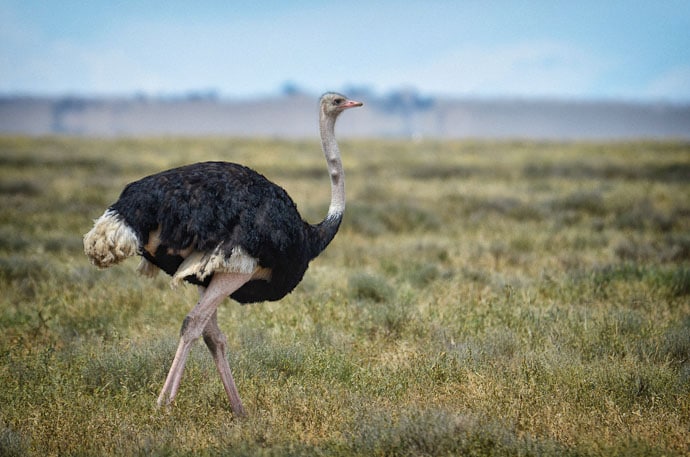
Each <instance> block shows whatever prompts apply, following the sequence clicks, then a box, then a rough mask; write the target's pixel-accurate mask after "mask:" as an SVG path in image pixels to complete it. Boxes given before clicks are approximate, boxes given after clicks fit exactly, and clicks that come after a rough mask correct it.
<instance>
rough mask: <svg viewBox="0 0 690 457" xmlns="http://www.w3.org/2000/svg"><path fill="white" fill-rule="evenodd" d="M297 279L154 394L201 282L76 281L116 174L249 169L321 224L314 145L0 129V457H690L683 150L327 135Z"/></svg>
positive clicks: (234, 309)
mask: <svg viewBox="0 0 690 457" xmlns="http://www.w3.org/2000/svg"><path fill="white" fill-rule="evenodd" d="M341 149H342V151H343V156H344V162H345V168H346V177H347V189H348V198H349V199H348V208H347V211H346V216H345V220H344V223H343V226H342V228H341V231H340V233H339V234H338V236H337V237H336V238H335V240H334V242H333V243H332V244H331V246H330V247H329V248H328V249H327V250H326V252H325V253H324V254H322V255H321V256H320V257H319V258H318V259H316V260H315V261H314V262H313V263H312V265H311V268H310V269H309V271H308V272H307V275H306V277H305V280H304V281H303V283H302V284H301V285H300V286H299V287H298V288H297V289H296V291H295V292H293V293H292V294H291V295H289V296H288V297H286V298H285V299H283V300H282V301H280V302H277V303H264V304H255V305H250V306H239V305H237V304H236V303H234V302H231V301H227V302H226V303H225V304H224V306H223V307H222V308H221V309H220V310H219V322H220V325H221V328H223V329H224V331H225V332H226V334H227V335H228V339H229V345H230V350H231V353H230V355H229V357H230V363H231V365H232V366H233V370H234V374H235V379H236V381H237V384H238V388H239V391H240V394H241V395H242V397H243V400H244V403H245V407H246V409H247V411H248V413H249V417H248V418H246V419H243V420H237V419H235V418H233V416H232V414H231V412H230V409H229V405H228V402H227V399H226V398H225V395H224V392H223V389H222V386H221V383H220V380H219V379H218V376H217V374H216V372H215V366H214V364H213V362H212V360H211V357H210V356H209V354H208V351H207V350H206V348H205V347H204V345H203V344H198V345H196V346H195V349H194V351H193V353H192V356H191V360H190V362H189V363H188V365H187V371H186V372H185V377H184V379H183V381H182V387H181V390H180V394H179V395H178V397H177V401H176V404H175V405H174V407H171V408H167V409H161V410H159V409H156V407H155V400H156V397H157V395H158V392H159V390H160V388H161V386H162V383H163V381H164V379H165V375H166V373H167V370H168V368H169V364H170V362H171V360H172V357H173V355H174V350H175V347H176V344H177V335H178V332H179V328H180V325H181V322H182V319H183V318H184V316H185V314H186V313H187V312H188V311H189V310H190V309H191V307H192V306H193V304H194V302H195V301H196V296H197V293H196V289H195V288H194V287H191V286H186V287H185V286H183V287H180V288H178V289H174V290H172V289H170V287H169V282H168V278H166V277H164V276H163V275H160V276H159V277H158V278H156V279H155V280H153V281H151V280H148V279H144V278H140V277H138V276H137V274H136V273H135V267H136V265H137V260H135V259H132V260H131V261H128V262H126V263H125V264H124V265H121V266H118V267H115V268H112V269H110V270H105V271H99V270H97V269H95V268H94V267H92V266H91V265H90V264H89V263H88V261H87V259H86V258H85V256H84V255H83V253H82V241H81V237H82V234H83V233H85V232H86V231H87V230H89V228H90V226H91V224H92V220H93V219H94V218H96V217H98V216H99V215H100V214H101V213H102V212H103V210H104V209H105V208H106V207H107V206H108V205H109V204H110V203H112V202H113V201H114V200H115V199H116V198H117V196H118V194H119V192H120V191H121V189H122V188H123V187H124V185H125V184H126V183H128V182H130V181H132V180H134V179H137V178H139V177H142V176H144V175H146V174H150V173H153V172H156V171H160V170H162V169H165V168H168V167H172V166H176V165H180V164H184V163H189V162H194V161H200V160H211V159H214V160H230V161H237V162H241V163H245V164H247V165H250V166H252V167H253V168H255V169H257V170H259V171H260V172H262V173H263V174H265V175H266V176H268V177H269V178H270V179H272V180H273V181H275V182H278V183H279V184H281V185H282V186H283V187H285V188H286V189H287V190H288V192H289V193H290V194H291V195H292V197H293V198H294V199H295V201H296V202H297V204H298V206H299V208H300V210H301V211H302V214H303V215H304V217H305V218H306V219H308V220H310V221H312V222H317V221H318V220H320V218H322V217H323V216H324V214H325V212H326V209H327V205H328V201H329V186H328V177H327V174H326V169H325V164H324V161H323V157H322V156H321V154H320V152H319V150H318V144H317V143H316V142H304V143H299V142H280V141H271V140H228V139H203V140H175V139H155V140H113V141H97V140H79V139H25V138H0V194H1V198H2V204H1V205H0V290H1V291H2V293H1V294H0V455H3V456H8V455H34V456H53V455H55V456H66V455H277V456H278V455H279V456H283V455H339V456H350V455H353V456H354V455H358V456H394V455H410V456H417V455H472V456H485V455H496V456H498V455H515V456H529V455H559V456H560V455H566V456H610V455H620V456H671V455H690V432H689V430H690V144H687V143H671V142H668V143H654V142H641V143H623V144H598V143H563V144H561V143H533V142H471V141H466V142H443V143H440V142H418V143H414V142H393V141H356V142H343V144H341Z"/></svg>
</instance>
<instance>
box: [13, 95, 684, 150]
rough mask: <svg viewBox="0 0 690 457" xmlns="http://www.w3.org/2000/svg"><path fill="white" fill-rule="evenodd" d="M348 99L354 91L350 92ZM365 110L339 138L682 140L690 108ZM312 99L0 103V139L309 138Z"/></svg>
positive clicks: (379, 100) (428, 101)
mask: <svg viewBox="0 0 690 457" xmlns="http://www.w3.org/2000/svg"><path fill="white" fill-rule="evenodd" d="M355 92H358V91H355ZM348 95H350V96H352V97H353V98H360V99H362V100H363V101H364V102H365V104H366V107H367V109H364V110H361V111H358V112H357V115H356V116H345V117H344V119H343V120H342V121H341V122H340V123H339V125H338V130H339V132H338V133H339V135H340V136H341V137H346V136H349V137H437V138H468V137H479V138H533V139H632V138H690V105H674V104H669V103H658V104H643V103H625V102H611V101H608V102H596V101H591V102H568V101H558V100H527V99H513V100H510V99H495V100H473V99H433V98H424V97H421V96H419V95H418V94H416V93H415V92H396V93H392V94H388V95H386V96H376V95H373V94H371V93H368V92H366V91H362V92H361V93H349V94H348ZM316 99H317V96H316V95H311V94H309V95H307V94H303V93H299V92H297V93H285V94H283V95H281V96H276V97H274V98H264V99H252V100H226V99H220V98H218V97H216V96H215V95H214V94H213V93H211V94H201V95H199V94H196V95H194V94H192V95H188V96H181V97H172V98H149V97H141V96H140V97H131V98H124V97H123V98H81V97H63V98H36V97H25V96H22V97H19V96H16V97H9V96H6V97H0V133H5V134H28V135H46V134H68V135H84V136H106V137H114V136H149V135H230V136H269V137H281V138H299V137H311V136H314V135H315V134H316V133H317V127H316V115H317V114H316V103H317V101H316Z"/></svg>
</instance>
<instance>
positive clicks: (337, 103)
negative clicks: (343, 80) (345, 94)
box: [333, 98, 344, 105]
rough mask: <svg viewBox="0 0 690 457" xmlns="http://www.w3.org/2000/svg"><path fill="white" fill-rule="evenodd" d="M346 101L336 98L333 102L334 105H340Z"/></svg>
mask: <svg viewBox="0 0 690 457" xmlns="http://www.w3.org/2000/svg"><path fill="white" fill-rule="evenodd" d="M343 101H344V100H343V99H342V98H336V99H335V100H333V104H334V105H340V104H341V103H342V102H343Z"/></svg>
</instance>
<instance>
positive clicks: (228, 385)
mask: <svg viewBox="0 0 690 457" xmlns="http://www.w3.org/2000/svg"><path fill="white" fill-rule="evenodd" d="M217 316H218V313H217V312H214V313H213V315H212V316H211V319H210V320H209V321H208V323H207V324H206V327H204V332H203V335H204V342H205V343H206V346H208V350H209V351H211V355H212V356H213V361H214V362H216V367H217V368H218V374H220V379H221V381H222V382H223V387H224V388H225V393H226V394H227V395H228V399H229V400H230V407H231V408H232V412H233V414H235V415H236V416H238V417H243V416H246V413H245V412H244V407H243V406H242V400H240V394H239V393H238V392H237V387H236V386H235V379H234V378H233V377H232V372H231V371H230V364H229V363H228V359H227V358H226V357H225V349H226V348H227V346H228V339H227V338H226V337H225V335H224V334H223V332H222V331H221V330H220V328H219V327H218V317H217Z"/></svg>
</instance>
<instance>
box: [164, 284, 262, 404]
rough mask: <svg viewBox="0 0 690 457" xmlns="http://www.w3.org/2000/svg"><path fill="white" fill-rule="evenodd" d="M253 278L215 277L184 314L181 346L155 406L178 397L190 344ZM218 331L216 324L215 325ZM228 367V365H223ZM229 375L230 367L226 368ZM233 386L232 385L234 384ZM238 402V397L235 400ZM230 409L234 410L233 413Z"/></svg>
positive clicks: (170, 401) (168, 402)
mask: <svg viewBox="0 0 690 457" xmlns="http://www.w3.org/2000/svg"><path fill="white" fill-rule="evenodd" d="M251 277H252V275H251V273H250V274H240V273H216V274H214V276H213V279H212V280H211V283H210V284H209V285H208V288H206V290H205V291H204V293H203V295H202V296H201V298H200V299H199V303H197V304H196V306H195V307H194V308H193V309H192V310H191V311H190V312H189V314H187V317H185V319H184V322H182V329H181V330H180V344H179V345H178V346H177V352H176V353H175V359H174V360H173V363H172V366H171V367H170V371H169V372H168V377H167V378H166V379H165V384H163V389H162V390H161V393H160V395H159V396H158V406H162V405H164V404H170V403H172V401H173V400H174V399H175V395H177V390H178V389H179V388H180V381H181V380H182V373H183V372H184V366H185V363H187V357H188V356H189V350H190V349H191V347H192V343H194V341H196V340H197V339H198V338H199V337H200V336H201V334H202V332H203V330H204V328H206V326H207V324H208V323H209V321H210V320H211V318H212V317H213V316H214V315H215V313H216V309H217V308H218V305H219V304H220V302H221V301H223V299H224V298H226V297H227V296H228V295H230V294H232V293H233V292H234V291H236V290H237V289H239V288H240V287H242V285H243V284H245V283H246V282H247V281H249V279H250V278H251ZM216 327H217V324H216ZM226 363H227V362H226ZM228 371H229V367H228ZM233 385H234V383H233ZM238 400H239V396H238ZM234 409H235V408H234V406H233V410H234Z"/></svg>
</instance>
